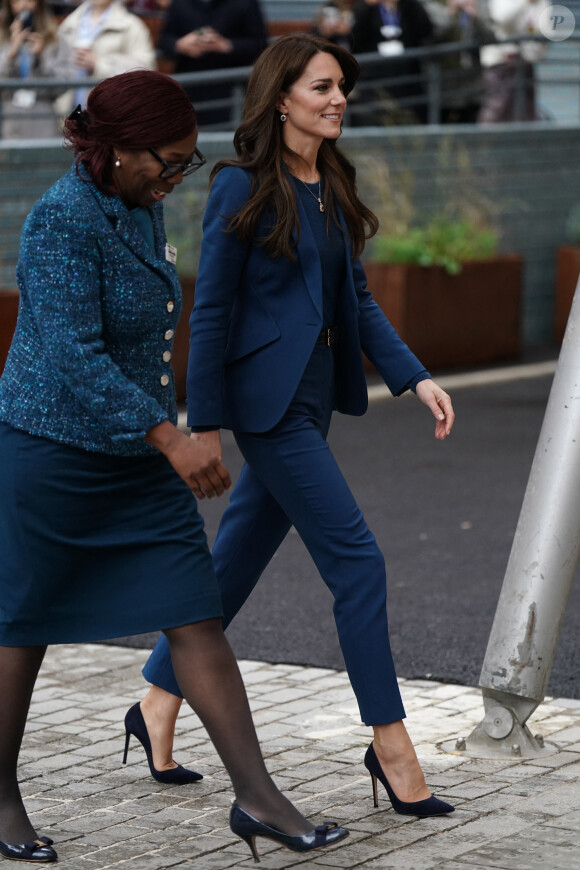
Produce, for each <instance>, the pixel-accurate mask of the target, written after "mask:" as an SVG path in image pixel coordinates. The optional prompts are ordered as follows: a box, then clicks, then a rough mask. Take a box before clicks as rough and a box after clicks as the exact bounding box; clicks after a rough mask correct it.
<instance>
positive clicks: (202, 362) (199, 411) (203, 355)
mask: <svg viewBox="0 0 580 870" xmlns="http://www.w3.org/2000/svg"><path fill="white" fill-rule="evenodd" d="M250 184H251V176H250V174H249V173H247V172H245V171H244V170H242V169H238V168H235V167H226V168H225V169H222V170H221V172H219V173H218V175H217V176H216V178H215V180H214V182H213V185H212V188H211V191H210V194H209V198H208V202H207V206H206V210H205V215H204V219H203V239H202V243H201V253H200V260H199V269H198V274H197V279H196V282H195V303H194V306H193V311H192V313H191V318H190V321H189V325H190V328H191V338H190V347H189V365H188V369H187V423H188V425H189V426H196V427H197V426H217V427H221V426H222V422H223V391H224V369H225V354H226V345H227V339H228V326H229V321H230V316H231V313H232V309H233V306H234V302H235V299H236V293H237V291H238V288H239V285H240V281H241V279H242V275H243V270H244V266H245V263H246V259H247V256H248V252H249V249H250V243H245V242H242V241H240V239H239V238H238V237H237V236H236V234H235V233H231V232H228V223H229V220H230V218H231V217H232V216H233V215H235V214H237V212H239V211H240V210H241V208H242V207H243V205H244V203H245V202H246V201H247V199H248V196H249V193H250Z"/></svg>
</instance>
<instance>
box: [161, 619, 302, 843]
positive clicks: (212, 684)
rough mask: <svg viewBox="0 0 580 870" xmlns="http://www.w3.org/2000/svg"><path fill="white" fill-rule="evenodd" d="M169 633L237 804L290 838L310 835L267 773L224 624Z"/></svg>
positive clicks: (179, 672)
mask: <svg viewBox="0 0 580 870" xmlns="http://www.w3.org/2000/svg"><path fill="white" fill-rule="evenodd" d="M165 634H166V636H167V640H168V641H169V645H170V648H171V660H172V663H173V668H174V670H175V675H176V677H177V681H178V683H179V687H180V689H181V691H182V693H183V695H184V697H185V699H186V701H187V702H188V704H189V705H190V706H191V707H192V708H193V710H194V711H195V712H196V713H197V715H198V716H199V718H200V719H201V721H202V723H203V725H204V726H205V729H206V731H207V733H208V734H209V737H210V739H211V741H212V742H213V744H214V746H215V748H216V750H217V752H218V754H219V756H220V758H221V760H222V761H223V763H224V766H225V768H226V770H227V772H228V774H229V776H230V779H231V781H232V785H233V788H234V792H235V795H236V799H237V801H238V803H239V805H240V806H241V807H242V808H243V809H245V810H247V812H249V813H251V814H252V815H253V816H255V817H256V818H258V819H260V820H261V821H263V822H266V824H269V825H270V826H272V827H274V828H277V829H278V830H282V831H284V832H285V833H287V834H293V835H296V834H303V833H306V832H307V831H311V830H312V825H311V824H310V822H308V821H307V820H306V819H305V818H304V816H302V815H301V814H300V813H299V812H298V810H297V809H296V808H295V807H294V806H293V805H292V804H291V803H290V801H289V800H288V799H287V798H285V797H284V795H283V794H282V793H281V792H280V791H278V789H277V788H276V786H275V785H274V783H273V782H272V780H271V778H270V775H269V774H268V771H267V770H266V766H265V764H264V759H263V757H262V753H261V751H260V746H259V744H258V738H257V737H256V732H255V730H254V723H253V721H252V715H251V713H250V707H249V705H248V698H247V696H246V690H245V687H244V684H243V681H242V677H241V675H240V671H239V669H238V665H237V662H236V660H235V658H234V654H233V652H232V650H231V648H230V645H229V644H228V642H227V640H226V638H225V636H224V633H223V631H222V625H221V619H210V620H205V621H204V622H197V623H194V624H193V625H185V626H180V627H179V628H171V629H168V630H166V631H165Z"/></svg>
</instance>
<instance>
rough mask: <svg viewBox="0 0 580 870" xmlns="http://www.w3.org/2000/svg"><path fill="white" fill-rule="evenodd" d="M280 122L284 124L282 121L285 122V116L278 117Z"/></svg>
mask: <svg viewBox="0 0 580 870" xmlns="http://www.w3.org/2000/svg"><path fill="white" fill-rule="evenodd" d="M280 120H281V121H282V123H284V121H285V120H286V115H280Z"/></svg>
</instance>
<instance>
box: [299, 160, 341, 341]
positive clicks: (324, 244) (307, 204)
mask: <svg viewBox="0 0 580 870" xmlns="http://www.w3.org/2000/svg"><path fill="white" fill-rule="evenodd" d="M291 177H292V182H293V184H294V189H295V190H296V193H297V195H298V196H299V197H300V202H301V203H302V206H303V207H304V210H305V212H306V217H307V218H308V223H309V224H310V229H311V230H312V235H313V236H314V241H315V242H316V247H317V248H318V255H319V257H320V267H321V269H322V328H323V329H328V327H329V326H335V325H336V310H337V301H338V293H339V290H340V288H341V287H342V286H343V285H344V281H345V268H346V261H345V256H344V233H343V232H342V230H340V228H339V227H337V225H336V224H335V223H334V221H332V220H331V221H330V222H329V226H328V228H327V225H326V224H327V221H326V213H325V212H321V211H320V205H319V203H318V190H319V186H318V182H317V181H316V182H314V184H307V183H306V182H305V181H300V180H299V179H298V178H296V177H295V176H294V175H293V176H291ZM309 191H311V192H309ZM320 191H321V199H322V202H323V203H324V182H323V181H321V183H320Z"/></svg>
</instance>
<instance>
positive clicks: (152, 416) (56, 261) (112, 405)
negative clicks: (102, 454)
mask: <svg viewBox="0 0 580 870" xmlns="http://www.w3.org/2000/svg"><path fill="white" fill-rule="evenodd" d="M73 211H74V210H73V209H71V207H70V204H67V206H66V208H63V206H62V204H60V203H55V202H52V203H44V204H41V205H37V207H36V209H35V210H33V212H31V215H30V216H29V218H28V220H27V222H26V225H25V228H24V231H23V243H22V248H21V253H20V259H19V264H18V278H19V283H20V286H21V288H22V289H23V291H24V292H26V294H27V296H28V299H29V301H30V305H31V307H32V311H33V316H34V319H35V322H36V327H37V330H38V333H39V336H40V340H41V342H42V344H43V346H44V348H45V351H46V353H47V356H48V358H49V359H50V364H51V366H52V367H53V369H54V370H55V371H56V372H57V373H58V375H59V376H60V377H61V378H62V380H63V381H64V383H65V384H66V386H67V388H68V389H69V390H70V391H71V392H72V393H73V394H74V395H75V396H76V398H77V399H78V401H79V402H80V403H81V404H82V405H83V406H84V407H85V408H87V410H88V411H89V413H90V414H91V416H93V417H94V418H95V420H97V421H98V426H99V428H100V429H104V430H105V431H106V432H107V433H108V434H109V436H110V437H111V439H112V440H119V439H129V438H142V437H143V436H144V435H145V433H146V432H147V431H148V430H149V429H150V428H151V427H152V426H155V425H156V424H157V423H161V422H162V421H163V420H166V419H167V416H168V415H167V413H166V412H165V410H164V409H163V408H162V407H161V406H160V405H159V403H158V402H157V401H156V400H155V399H154V398H152V397H151V396H149V395H147V394H146V393H145V392H144V391H143V390H142V389H141V388H140V387H139V386H137V384H135V383H134V382H133V381H131V380H129V379H128V378H127V377H126V376H125V375H124V373H123V372H122V370H121V369H120V368H119V366H118V365H116V363H114V362H113V360H112V359H111V357H110V356H109V355H108V353H107V351H106V346H105V340H104V337H103V325H102V319H101V307H100V294H101V271H102V266H103V264H102V257H101V253H100V250H99V245H98V236H99V229H98V228H96V227H95V226H94V225H91V224H88V225H87V222H86V220H83V219H82V218H77V217H76V216H75V215H73V214H72V212H73Z"/></svg>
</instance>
